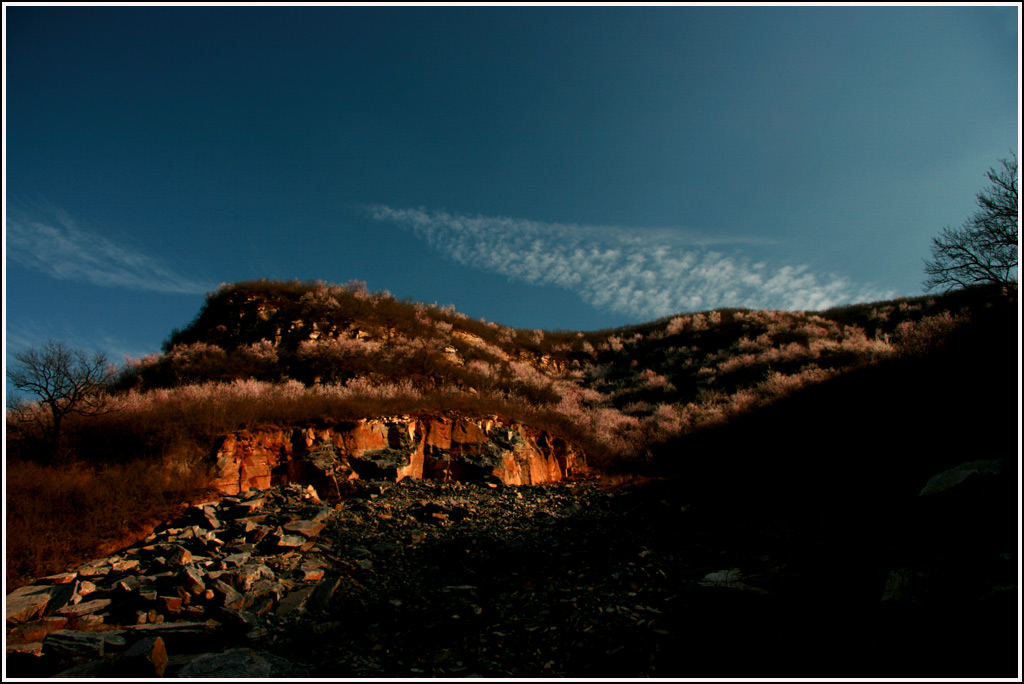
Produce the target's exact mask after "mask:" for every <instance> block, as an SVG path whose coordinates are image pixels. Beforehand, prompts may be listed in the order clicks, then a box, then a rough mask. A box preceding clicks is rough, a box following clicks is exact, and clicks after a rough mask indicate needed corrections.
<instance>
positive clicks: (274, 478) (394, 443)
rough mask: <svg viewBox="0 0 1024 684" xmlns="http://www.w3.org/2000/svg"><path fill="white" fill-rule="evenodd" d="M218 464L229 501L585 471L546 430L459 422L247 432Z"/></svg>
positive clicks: (546, 477)
mask: <svg viewBox="0 0 1024 684" xmlns="http://www.w3.org/2000/svg"><path fill="white" fill-rule="evenodd" d="M215 458H216V465H215V472H214V486H215V487H216V488H217V489H218V490H219V491H220V492H222V493H224V494H228V495H233V494H238V493H241V492H245V491H247V490H249V489H254V488H255V489H265V488H267V487H270V486H273V485H280V484H287V483H293V482H294V483H300V484H304V485H313V487H314V488H315V489H316V490H317V492H318V493H320V495H321V496H324V497H328V498H336V497H338V496H340V494H341V490H342V488H343V487H344V482H345V481H347V480H351V479H356V478H372V479H381V478H385V479H391V480H395V481H397V480H401V479H403V478H406V477H411V478H416V479H430V480H441V481H446V482H447V481H458V482H469V481H476V482H493V483H501V484H514V485H519V484H545V483H551V482H559V481H561V480H564V479H566V478H571V477H573V476H576V475H581V474H583V473H585V472H586V470H587V466H586V460H585V458H584V455H583V453H582V451H580V450H579V449H578V448H577V447H576V446H574V445H573V444H571V443H569V442H567V441H565V440H563V439H560V438H557V437H554V436H552V435H550V434H548V433H546V432H544V431H542V430H538V429H535V428H531V427H529V426H526V425H523V424H521V423H515V422H505V421H502V420H500V419H498V418H495V417H492V418H469V417H466V416H458V415H447V416H436V415H435V416H393V417H381V418H370V419H364V420H358V421H350V422H342V423H339V424H337V425H335V426H332V427H324V428H316V427H313V426H307V427H298V428H287V429H270V428H268V429H264V430H252V431H241V432H236V433H233V434H230V435H228V436H226V437H225V438H224V440H223V442H222V443H221V444H220V445H219V447H218V449H217V451H216V454H215Z"/></svg>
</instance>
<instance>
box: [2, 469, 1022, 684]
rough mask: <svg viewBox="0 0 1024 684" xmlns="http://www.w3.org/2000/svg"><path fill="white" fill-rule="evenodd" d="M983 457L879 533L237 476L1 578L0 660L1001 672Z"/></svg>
mask: <svg viewBox="0 0 1024 684" xmlns="http://www.w3.org/2000/svg"><path fill="white" fill-rule="evenodd" d="M984 477H990V478H991V477H992V476H990V475H982V476H977V477H976V478H975V479H974V480H971V479H970V478H968V479H967V481H966V482H964V483H960V484H957V485H955V486H953V487H952V489H951V490H949V491H944V492H941V493H939V494H927V495H924V494H922V495H917V492H916V491H914V492H910V495H909V497H908V500H907V502H906V503H907V506H908V509H907V511H905V512H904V514H901V515H902V517H901V518H899V519H900V520H904V521H906V525H910V523H911V522H913V521H917V522H913V525H911V526H906V525H905V526H904V527H901V528H899V529H895V528H894V527H893V520H895V519H896V518H893V517H892V516H891V515H887V516H882V517H881V518H879V519H877V520H876V519H872V518H867V517H865V515H864V514H863V513H862V512H861V511H860V510H857V509H855V508H853V507H850V506H847V505H845V504H844V505H841V506H836V507H835V508H833V509H827V508H819V509H816V510H815V515H809V514H806V513H805V512H804V511H803V510H802V509H800V507H799V506H790V507H787V508H779V507H775V508H773V507H772V506H771V501H770V500H768V499H761V500H751V501H742V500H740V499H737V498H735V497H730V496H729V494H728V492H727V491H725V490H723V491H719V492H715V493H703V494H701V493H700V492H697V491H691V495H692V498H691V495H683V494H680V491H681V487H680V483H679V482H678V481H665V482H659V481H654V482H632V483H629V484H628V485H623V486H612V485H611V484H609V483H608V482H605V481H599V480H579V481H563V482H560V483H555V484H545V485H531V486H505V485H501V484H498V483H494V482H490V483H488V482H443V481H438V480H417V479H412V478H405V479H402V480H400V481H398V482H394V481H389V480H376V481H374V480H365V479H359V480H352V481H348V482H347V483H346V486H345V488H344V492H343V495H344V496H343V497H342V498H340V499H338V500H331V501H323V500H321V498H320V496H319V495H318V492H316V491H315V489H313V488H311V487H309V486H305V487H304V486H301V485H298V484H295V483H292V484H288V485H284V486H277V487H271V488H267V489H262V490H256V489H253V490H250V491H247V492H245V493H242V494H239V495H235V496H228V497H225V498H223V499H221V500H220V501H217V502H210V503H207V504H204V505H197V506H192V507H190V508H189V509H187V510H186V511H185V512H184V515H183V516H182V517H180V518H179V519H177V520H174V521H171V522H169V523H167V524H165V525H162V526H161V527H160V528H158V529H156V530H155V531H154V532H153V534H152V535H150V536H149V537H148V538H146V539H145V540H143V541H141V542H140V543H138V544H135V545H133V546H130V547H128V548H126V549H123V550H122V551H120V552H118V553H116V554H114V555H112V556H108V557H106V558H103V559H98V560H95V561H92V562H90V563H88V564H86V565H84V566H82V567H80V568H77V569H76V570H75V571H73V572H69V573H65V574H61V575H55V576H52V577H48V578H43V579H41V580H39V581H37V582H36V583H35V584H33V585H31V586H28V587H22V588H21V589H19V590H17V591H15V592H14V593H12V594H10V595H8V597H7V625H8V629H7V644H8V651H7V673H8V675H9V676H49V675H55V674H61V675H63V676H75V677H88V676H96V677H114V676H126V677H136V678H138V677H158V676H163V677H208V678H219V677H226V676H235V677H251V678H265V677H281V678H294V677H317V678H369V677H388V678H391V677H396V678H412V677H471V676H483V677H495V678H502V677H564V676H570V677H577V678H583V677H589V678H608V677H615V678H634V677H643V676H657V677H673V678H675V677H695V678H708V677H761V676H773V677H783V678H792V677H831V676H844V677H857V678H860V677H877V676H881V677H895V676H911V677H915V676H935V677H939V676H973V675H979V674H980V675H986V674H991V675H992V676H1001V675H1000V673H1002V672H1003V671H1004V670H1005V668H1006V667H1007V665H1008V663H1009V665H1012V663H1010V662H1009V661H1008V660H1007V657H1006V654H1010V655H1011V656H1012V655H1013V654H1014V653H1015V645H1014V636H1015V635H1014V634H1013V631H1012V630H1010V629H1007V625H1009V626H1011V627H1012V626H1013V625H1014V624H1015V620H1016V614H1015V610H1014V606H1013V605H1012V603H1010V601H1011V600H1012V599H1014V598H1015V596H1016V586H1015V584H1014V579H1013V565H1014V563H1013V562H1012V561H1013V559H1012V558H1011V557H1010V556H1007V555H1006V554H1005V553H1002V552H1001V553H994V551H999V550H1000V549H1002V548H1003V546H1004V545H1005V543H1006V540H1007V539H1010V538H1011V537H1007V535H1006V534H1004V532H1003V530H1001V529H1000V530H999V531H998V533H995V532H993V534H990V535H988V537H984V538H985V539H987V540H988V541H985V542H984V543H980V542H979V539H982V538H983V535H982V534H981V532H982V530H983V529H985V528H984V527H982V525H983V524H984V521H985V520H987V519H988V518H987V517H986V515H987V514H986V515H982V516H981V517H976V519H974V520H972V521H967V522H965V519H966V515H965V511H970V510H981V509H982V508H983V504H984V502H985V501H992V500H997V499H996V497H994V496H993V495H992V494H993V491H996V490H991V489H990V488H989V485H990V484H991V482H990V480H985V479H984ZM947 479H948V478H947ZM972 481H973V482H974V485H976V486H978V487H979V489H977V491H975V492H974V493H973V494H972V493H971V490H970V489H965V487H967V486H968V485H970V484H971V482H972ZM986 483H989V484H986ZM957 490H960V491H959V492H958V491H957ZM998 491H1002V490H1001V489H1000V490H998ZM964 496H966V497H967V498H966V499H964V498H963V497H964ZM915 497H916V498H915ZM938 497H946V498H944V499H940V498H938ZM950 497H953V498H950ZM956 497H961V498H959V499H958V498H956ZM965 503H967V504H969V506H968V507H967V508H965V506H964V504H965ZM914 511H916V513H914V516H913V517H907V516H909V515H910V512H914ZM943 511H946V513H945V514H943ZM936 521H939V523H938V524H936ZM927 529H933V530H934V532H933V533H931V534H930V535H926V533H925V532H926V530H927ZM954 532H955V533H956V534H958V535H960V536H959V537H958V538H961V537H962V539H963V543H958V544H956V545H955V546H950V540H951V539H952V537H951V535H952V534H953V533H954ZM915 540H916V542H915ZM925 542H927V543H925ZM989 542H991V543H989ZM911 543H917V544H919V545H920V546H921V549H920V550H919V551H915V552H914V553H913V555H912V556H908V554H907V552H906V549H908V548H910V544H911ZM940 543H945V544H946V545H947V546H949V548H948V549H947V550H941V549H940V546H939V544H940ZM956 559H960V560H956ZM911 561H914V563H912V562H911ZM926 561H927V562H926ZM915 563H916V564H915ZM894 568H895V569H896V570H894ZM901 568H910V569H911V570H910V571H906V572H903V571H902V570H901ZM979 568H980V569H982V570H984V571H985V573H988V574H986V575H981V574H979V572H980V570H979ZM896 571H899V572H896ZM911 571H912V572H911ZM900 572H902V573H903V574H900ZM893 577H896V579H900V578H909V579H906V581H903V580H901V581H900V582H897V581H896V580H894V579H893ZM897 584H898V585H899V586H897ZM921 587H923V588H924V589H926V590H927V591H924V590H922V589H921ZM940 653H941V654H943V657H942V658H935V657H934V656H936V654H940Z"/></svg>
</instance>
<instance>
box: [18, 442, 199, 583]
mask: <svg viewBox="0 0 1024 684" xmlns="http://www.w3.org/2000/svg"><path fill="white" fill-rule="evenodd" d="M5 477H6V480H7V499H6V506H7V530H6V536H5V538H4V543H5V546H6V552H7V591H11V590H12V589H14V588H16V587H18V586H20V585H22V584H25V583H26V582H28V581H30V580H31V579H32V578H34V577H40V576H45V575H49V574H54V573H57V572H63V571H65V570H68V569H70V568H73V567H75V566H76V565H78V564H80V563H82V562H84V561H86V560H89V559H91V558H95V557H96V555H97V554H98V553H103V552H110V551H114V550H116V549H117V548H120V547H122V546H124V545H126V544H128V543H130V542H131V541H132V540H133V539H135V538H138V537H141V536H145V535H146V534H148V533H149V531H150V530H151V529H152V527H153V526H154V525H155V524H156V523H158V522H159V521H161V520H164V519H167V517H169V516H170V515H171V514H172V513H173V512H174V511H175V510H176V509H177V508H178V507H179V506H180V505H181V503H183V502H185V501H188V500H190V499H193V498H195V497H198V496H201V495H202V494H203V493H204V484H205V483H204V482H203V479H202V478H201V477H197V476H196V475H195V474H194V473H193V472H192V471H189V470H187V469H186V470H179V469H175V468H174V467H172V466H165V465H155V464H149V463H145V462H142V461H133V462H130V463H126V464H121V465H111V464H107V465H103V466H99V467H94V466H88V465H83V464H72V465H67V466H64V467H55V466H46V465H40V464H38V463H32V462H26V461H18V460H13V461H12V460H8V462H7V468H6V474H5Z"/></svg>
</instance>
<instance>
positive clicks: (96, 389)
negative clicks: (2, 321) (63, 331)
mask: <svg viewBox="0 0 1024 684" xmlns="http://www.w3.org/2000/svg"><path fill="white" fill-rule="evenodd" d="M14 361H15V367H14V368H12V369H8V371H7V377H8V379H9V380H10V381H11V385H12V386H13V387H14V388H15V389H17V390H20V391H22V392H27V393H29V394H31V395H33V396H35V397H36V398H37V404H36V405H34V406H33V405H26V404H24V402H17V403H16V404H15V405H14V406H13V407H12V410H11V411H10V412H9V413H10V414H12V416H13V417H14V418H15V420H18V421H22V422H26V421H27V422H32V423H35V424H36V425H38V427H39V429H40V430H41V431H42V434H43V436H44V438H45V439H46V440H47V442H48V443H49V445H50V449H51V455H52V456H53V457H54V458H56V459H58V460H63V459H64V458H65V457H66V456H67V453H66V452H65V448H64V439H63V438H64V419H65V418H66V417H67V416H69V415H72V414H75V415H81V416H93V415H99V414H101V413H107V412H108V411H109V409H108V406H107V402H106V401H105V399H106V389H107V387H108V385H109V383H110V382H111V380H112V379H113V376H114V369H113V367H112V366H110V364H109V363H108V361H107V357H106V356H105V355H103V354H100V353H96V354H92V355H90V354H88V353H87V352H85V351H83V350H81V349H72V348H70V347H68V346H67V345H66V344H65V343H63V342H59V341H56V340H48V341H46V342H45V343H43V344H42V346H40V347H38V348H33V349H29V350H27V351H23V352H19V353H17V354H15V355H14Z"/></svg>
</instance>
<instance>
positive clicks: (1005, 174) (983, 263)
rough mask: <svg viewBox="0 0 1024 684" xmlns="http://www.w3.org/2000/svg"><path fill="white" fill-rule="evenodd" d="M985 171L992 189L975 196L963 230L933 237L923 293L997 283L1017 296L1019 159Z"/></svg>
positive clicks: (1007, 160) (1002, 162) (1013, 158)
mask: <svg viewBox="0 0 1024 684" xmlns="http://www.w3.org/2000/svg"><path fill="white" fill-rule="evenodd" d="M999 163H1000V165H1001V167H1002V168H991V169H989V171H988V173H987V174H986V175H987V176H988V179H989V181H990V182H991V185H989V187H988V188H987V189H986V190H983V191H981V192H980V193H978V206H979V207H980V209H979V211H977V212H975V214H974V216H972V217H971V218H970V219H968V220H967V221H966V222H965V223H964V225H963V226H962V227H961V228H958V229H952V228H948V227H947V228H943V230H942V234H941V235H940V236H939V237H935V238H932V247H931V251H932V260H931V261H928V260H926V261H925V267H924V272H925V274H927V276H928V277H927V278H926V279H925V281H924V286H925V288H926V289H927V290H931V289H933V288H942V289H943V290H950V289H952V288H954V287H957V286H959V287H968V286H970V285H976V284H979V283H997V284H999V285H1002V286H1003V290H1004V291H1005V292H1006V293H1007V294H1009V295H1010V296H1012V297H1016V295H1017V260H1018V251H1019V250H1018V244H1017V235H1018V232H1017V231H1018V224H1017V216H1018V206H1019V205H1018V198H1017V156H1016V155H1015V154H1014V155H1011V158H1010V159H1001V160H999Z"/></svg>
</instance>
